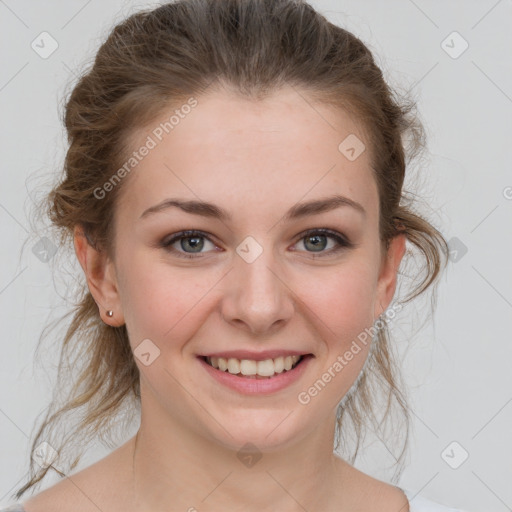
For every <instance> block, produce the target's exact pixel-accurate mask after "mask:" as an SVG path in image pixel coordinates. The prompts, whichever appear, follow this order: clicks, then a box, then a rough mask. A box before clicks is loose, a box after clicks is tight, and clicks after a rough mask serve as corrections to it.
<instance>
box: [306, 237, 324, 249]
mask: <svg viewBox="0 0 512 512" xmlns="http://www.w3.org/2000/svg"><path fill="white" fill-rule="evenodd" d="M320 238H323V239H324V240H323V242H324V243H323V244H322V243H321V242H322V241H320V245H319V239H320ZM325 239H326V236H325V235H312V236H309V237H307V239H306V240H307V241H311V240H315V242H313V246H312V247H313V250H314V251H321V250H322V249H325ZM306 245H307V244H306Z"/></svg>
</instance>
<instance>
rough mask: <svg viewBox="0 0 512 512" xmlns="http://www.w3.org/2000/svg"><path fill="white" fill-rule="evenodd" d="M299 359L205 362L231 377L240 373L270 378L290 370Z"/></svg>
mask: <svg viewBox="0 0 512 512" xmlns="http://www.w3.org/2000/svg"><path fill="white" fill-rule="evenodd" d="M300 358H301V356H286V357H282V356H281V357H276V358H275V359H265V360H264V361H254V360H252V359H241V360H240V359H235V358H234V357H231V358H229V359H225V358H224V357H207V358H206V361H207V362H208V363H209V364H211V365H212V366H213V367H214V368H218V369H219V370H221V371H223V372H225V371H226V370H227V371H228V372H229V373H232V374H233V375H236V374H238V373H241V374H242V375H260V376H261V377H271V376H272V375H274V373H281V372H283V371H284V370H291V369H292V366H293V365H294V364H295V363H296V362H297V361H298V360H299V359H300Z"/></svg>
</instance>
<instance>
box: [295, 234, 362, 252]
mask: <svg viewBox="0 0 512 512" xmlns="http://www.w3.org/2000/svg"><path fill="white" fill-rule="evenodd" d="M300 236H301V238H300V240H299V243H302V245H303V246H304V247H306V248H309V249H312V250H311V251H310V250H306V252H312V253H313V256H314V255H315V253H320V254H319V256H322V257H323V256H329V255H333V254H337V253H338V252H339V251H341V250H343V249H348V248H351V247H354V244H353V243H351V242H350V241H349V240H348V239H347V238H346V237H345V236H344V235H342V234H341V233H338V232H336V231H331V230H330V229H310V230H308V231H306V232H305V233H301V235H300ZM329 239H331V240H332V241H333V242H334V243H333V246H331V247H330V250H328V251H325V249H326V248H327V245H328V240H329Z"/></svg>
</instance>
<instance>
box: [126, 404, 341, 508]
mask: <svg viewBox="0 0 512 512" xmlns="http://www.w3.org/2000/svg"><path fill="white" fill-rule="evenodd" d="M143 412H144V411H143ZM327 420H329V421H327ZM333 439H334V417H331V416H329V418H328V419H326V421H325V422H324V423H320V426H319V428H317V429H316V430H315V431H313V432H310V433H308V434H307V435H306V436H305V437H304V438H303V439H301V440H298V441H296V442H295V444H293V445H289V446H286V447H284V448H280V449H277V448H272V449H269V448H267V449H266V450H265V451H264V452H261V451H260V450H258V449H256V450H255V451H254V452H252V453H250V452H248V451H244V452H241V451H239V450H236V449H233V448H232V447H226V446H223V445H221V444H219V443H217V442H215V440H214V439H212V438H208V437H206V436H202V435H199V434H198V433H197V432H195V431H193V430H192V429H190V428H188V427H187V426H186V425H183V424H181V423H180V422H179V421H176V419H175V418H169V417H168V416H165V415H160V416H158V415H153V416H149V417H148V415H144V414H142V421H141V425H140V428H139V431H138V432H137V435H136V436H135V438H133V440H132V441H133V443H132V444H133V486H132V488H133V492H134V500H133V503H134V504H135V508H134V509H137V510H154V511H155V512H156V511H160V510H161V511H164V510H165V511H167V512H168V511H170V510H172V511H174V510H180V511H188V512H195V511H201V512H202V511H209V510H211V511H213V510H223V511H232V510H233V511H234V510H244V511H250V512H252V511H258V512H262V511H271V510H279V511H282V512H296V511H297V512H298V511H300V512H304V510H334V509H337V510H343V509H344V507H343V506H342V505H343V503H340V500H341V502H344V501H345V500H344V497H347V496H348V490H349V487H350V486H349V485H348V482H347V479H346V478H345V475H346V469H347V467H350V466H349V465H348V464H347V463H346V462H344V461H343V460H342V459H340V458H339V457H337V456H335V455H334V454H333V450H332V448H333ZM347 499H348V498H347Z"/></svg>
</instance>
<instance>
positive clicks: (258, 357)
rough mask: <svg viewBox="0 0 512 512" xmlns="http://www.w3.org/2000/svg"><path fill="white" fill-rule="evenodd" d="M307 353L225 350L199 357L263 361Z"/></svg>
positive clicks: (296, 351)
mask: <svg viewBox="0 0 512 512" xmlns="http://www.w3.org/2000/svg"><path fill="white" fill-rule="evenodd" d="M307 354H309V352H302V351H300V350H264V351H263V352H251V351H250V350H227V351H225V352H211V353H209V354H202V355H201V356H200V357H223V358H224V359H229V358H234V359H240V360H242V359H252V360H254V361H265V359H275V358H276V357H280V356H282V357H286V356H304V355H307Z"/></svg>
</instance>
